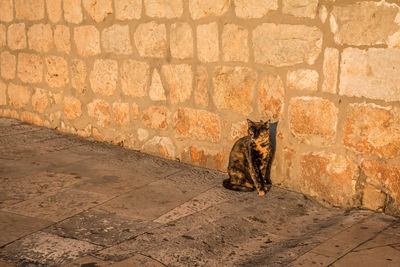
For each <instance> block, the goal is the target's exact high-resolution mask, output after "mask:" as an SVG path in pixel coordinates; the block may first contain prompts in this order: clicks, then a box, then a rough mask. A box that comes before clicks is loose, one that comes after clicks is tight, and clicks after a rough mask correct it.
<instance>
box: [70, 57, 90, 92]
mask: <svg viewBox="0 0 400 267" xmlns="http://www.w3.org/2000/svg"><path fill="white" fill-rule="evenodd" d="M70 72H71V85H72V88H74V89H75V90H77V91H78V92H80V93H81V94H83V93H85V92H86V89H87V88H86V76H87V70H86V64H85V62H84V61H83V60H80V59H74V60H72V62H71V66H70Z"/></svg>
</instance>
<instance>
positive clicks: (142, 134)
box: [137, 128, 149, 142]
mask: <svg viewBox="0 0 400 267" xmlns="http://www.w3.org/2000/svg"><path fill="white" fill-rule="evenodd" d="M137 135H138V140H139V141H141V142H142V141H145V140H147V138H148V137H149V131H148V130H146V129H143V128H139V129H138V130H137Z"/></svg>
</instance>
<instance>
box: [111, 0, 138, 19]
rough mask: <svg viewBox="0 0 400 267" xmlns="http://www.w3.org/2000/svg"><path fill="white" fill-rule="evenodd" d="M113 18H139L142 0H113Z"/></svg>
mask: <svg viewBox="0 0 400 267" xmlns="http://www.w3.org/2000/svg"><path fill="white" fill-rule="evenodd" d="M114 7H115V18H116V19H118V20H132V19H140V16H141V14H142V0H114Z"/></svg>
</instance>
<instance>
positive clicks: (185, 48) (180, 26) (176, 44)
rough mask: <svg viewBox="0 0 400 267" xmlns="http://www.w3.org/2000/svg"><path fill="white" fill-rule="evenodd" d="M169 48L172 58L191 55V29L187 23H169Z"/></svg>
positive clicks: (182, 57)
mask: <svg viewBox="0 0 400 267" xmlns="http://www.w3.org/2000/svg"><path fill="white" fill-rule="evenodd" d="M170 49H171V56H172V57H174V58H179V59H184V58H192V57H193V30H192V27H191V26H190V25H189V24H188V23H185V22H178V23H174V24H172V25H171V36H170Z"/></svg>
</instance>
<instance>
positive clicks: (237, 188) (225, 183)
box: [222, 178, 255, 192]
mask: <svg viewBox="0 0 400 267" xmlns="http://www.w3.org/2000/svg"><path fill="white" fill-rule="evenodd" d="M222 185H223V186H224V187H225V188H226V189H229V190H234V191H242V192H251V191H254V190H255V188H250V187H246V186H241V185H236V184H231V181H230V179H229V178H228V179H225V180H224V181H223V182H222Z"/></svg>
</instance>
